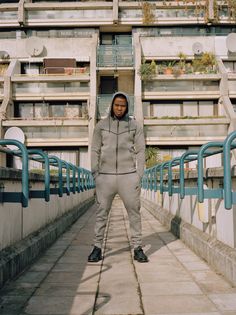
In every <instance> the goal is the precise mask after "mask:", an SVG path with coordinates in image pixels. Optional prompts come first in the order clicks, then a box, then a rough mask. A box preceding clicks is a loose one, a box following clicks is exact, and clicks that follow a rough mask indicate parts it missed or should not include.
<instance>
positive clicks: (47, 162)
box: [28, 149, 50, 201]
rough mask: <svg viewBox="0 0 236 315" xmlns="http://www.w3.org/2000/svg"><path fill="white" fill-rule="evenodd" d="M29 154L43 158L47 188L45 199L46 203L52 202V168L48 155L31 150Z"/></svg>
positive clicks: (40, 151)
mask: <svg viewBox="0 0 236 315" xmlns="http://www.w3.org/2000/svg"><path fill="white" fill-rule="evenodd" d="M28 153H29V154H30V155H31V154H36V155H39V156H41V157H42V159H43V161H44V167H45V172H44V186H45V192H44V199H45V201H49V200H50V166H49V158H48V155H47V154H46V153H45V152H43V151H42V150H37V149H29V150H28Z"/></svg>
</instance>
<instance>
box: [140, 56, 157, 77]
mask: <svg viewBox="0 0 236 315" xmlns="http://www.w3.org/2000/svg"><path fill="white" fill-rule="evenodd" d="M138 74H139V75H140V77H141V79H142V80H143V81H148V80H151V79H152V77H153V76H154V75H155V74H156V63H155V61H154V60H153V61H152V62H151V63H147V62H146V61H145V60H144V61H143V62H142V63H141V65H140V67H139V71H138Z"/></svg>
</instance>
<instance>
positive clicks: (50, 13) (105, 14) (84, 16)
mask: <svg viewBox="0 0 236 315" xmlns="http://www.w3.org/2000/svg"><path fill="white" fill-rule="evenodd" d="M26 18H27V20H28V22H29V23H33V22H34V21H38V20H46V21H47V23H48V22H53V21H54V20H57V21H58V20H67V21H73V20H74V21H76V20H78V21H81V20H82V21H85V22H86V21H87V20H89V21H100V20H101V21H106V20H108V19H109V20H112V10H110V9H109V10H108V9H97V10H94V9H79V10H66V9H64V10H40V9H38V10H28V11H27V14H26Z"/></svg>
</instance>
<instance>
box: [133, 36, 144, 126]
mask: <svg viewBox="0 0 236 315" xmlns="http://www.w3.org/2000/svg"><path fill="white" fill-rule="evenodd" d="M133 39H134V62H135V74H134V75H135V77H134V115H135V117H136V119H137V120H138V121H139V122H140V123H141V124H143V105H142V81H141V78H140V75H139V74H138V71H139V67H140V65H141V61H142V52H141V43H140V37H139V34H138V33H134V37H133Z"/></svg>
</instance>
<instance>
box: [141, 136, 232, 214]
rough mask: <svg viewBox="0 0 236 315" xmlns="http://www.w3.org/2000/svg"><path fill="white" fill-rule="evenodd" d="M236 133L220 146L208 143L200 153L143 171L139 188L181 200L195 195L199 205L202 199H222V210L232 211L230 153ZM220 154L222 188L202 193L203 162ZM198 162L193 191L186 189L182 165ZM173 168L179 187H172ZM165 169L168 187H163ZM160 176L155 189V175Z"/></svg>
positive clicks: (183, 156)
mask: <svg viewBox="0 0 236 315" xmlns="http://www.w3.org/2000/svg"><path fill="white" fill-rule="evenodd" d="M235 139H236V131H233V132H231V133H230V134H229V135H228V136H227V137H226V139H225V140H224V141H223V142H208V143H206V144H203V145H202V146H201V147H200V149H199V150H198V151H197V150H189V151H186V152H185V153H183V154H182V155H181V156H180V157H175V158H173V159H171V160H170V161H167V162H162V163H159V164H157V165H155V166H153V167H151V168H149V169H146V170H145V172H144V176H143V178H142V183H141V184H142V188H143V189H145V190H154V191H157V190H159V191H160V193H161V194H163V193H164V192H168V195H169V196H172V195H173V194H176V193H178V194H179V195H180V198H181V199H183V198H185V196H186V195H196V196H197V200H198V202H199V203H202V202H204V200H205V199H210V198H220V199H221V198H223V199H224V206H225V209H231V208H232V205H233V204H236V191H232V178H231V177H232V174H231V166H230V151H231V150H233V149H235V148H236V142H233V141H234V140H235ZM219 153H223V172H224V180H223V187H220V188H209V189H204V168H203V159H204V158H207V157H209V156H212V155H216V154H219ZM191 161H197V167H196V168H197V181H196V182H197V185H196V186H195V187H185V173H184V165H185V163H187V162H191ZM174 166H179V169H178V172H179V186H173V170H172V168H173V167H174ZM166 168H167V169H168V172H167V178H165V180H167V182H168V185H167V186H165V185H164V176H163V173H164V170H165V169H166ZM158 172H160V176H159V182H160V185H159V186H158V184H157V181H158V176H157V173H158Z"/></svg>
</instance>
